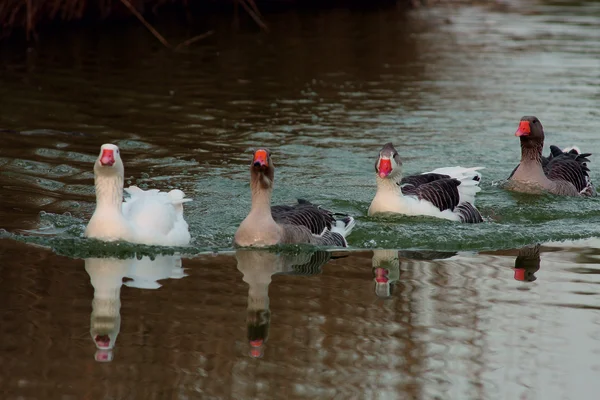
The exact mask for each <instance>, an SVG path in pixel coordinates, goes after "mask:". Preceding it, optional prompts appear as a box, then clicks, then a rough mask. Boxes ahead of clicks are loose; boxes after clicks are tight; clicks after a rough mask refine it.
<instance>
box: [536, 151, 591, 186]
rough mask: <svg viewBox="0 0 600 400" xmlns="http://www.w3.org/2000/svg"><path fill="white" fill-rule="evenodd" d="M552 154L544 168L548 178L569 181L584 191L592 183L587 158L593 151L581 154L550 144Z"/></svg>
mask: <svg viewBox="0 0 600 400" xmlns="http://www.w3.org/2000/svg"><path fill="white" fill-rule="evenodd" d="M550 149H551V151H552V155H551V157H550V158H549V161H548V164H547V165H546V168H545V169H544V172H545V173H546V176H547V177H548V179H550V180H553V181H558V180H562V181H567V182H570V183H572V184H573V186H575V188H576V189H577V191H578V192H580V193H581V192H582V191H583V190H585V189H586V188H587V187H588V186H589V185H590V176H589V172H590V170H589V168H588V166H587V163H589V162H590V160H589V159H588V158H587V157H589V156H591V153H583V154H579V153H578V152H577V151H576V150H570V151H568V152H563V151H562V150H560V149H559V148H558V147H556V146H550Z"/></svg>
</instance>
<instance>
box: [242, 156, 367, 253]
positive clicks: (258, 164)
mask: <svg viewBox="0 0 600 400" xmlns="http://www.w3.org/2000/svg"><path fill="white" fill-rule="evenodd" d="M274 176H275V167H274V165H273V162H272V161H271V153H270V151H269V150H267V149H258V150H256V151H255V152H254V157H253V158H252V163H251V164H250V188H251V190H252V208H251V209H250V213H249V214H248V216H247V217H246V218H245V219H244V220H243V221H242V223H241V224H240V226H239V228H238V230H237V232H236V233H235V236H234V239H233V242H234V245H236V246H271V245H275V244H284V243H309V244H313V245H318V246H342V247H347V246H348V243H347V242H346V236H348V235H349V234H350V232H352V228H354V224H355V221H354V218H352V217H350V216H348V215H343V214H334V213H332V212H331V211H328V210H325V209H323V208H321V207H319V206H316V205H314V204H312V203H310V202H308V201H306V200H300V199H299V200H298V204H295V205H293V206H274V207H271V194H272V193H273V180H274ZM336 216H337V217H341V218H336Z"/></svg>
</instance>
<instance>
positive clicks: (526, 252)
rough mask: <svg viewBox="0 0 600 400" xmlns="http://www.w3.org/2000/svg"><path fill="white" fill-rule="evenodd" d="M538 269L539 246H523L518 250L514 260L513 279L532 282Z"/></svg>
mask: <svg viewBox="0 0 600 400" xmlns="http://www.w3.org/2000/svg"><path fill="white" fill-rule="evenodd" d="M539 269H540V244H539V243H538V244H535V245H531V246H525V247H523V248H522V249H520V250H519V255H518V256H517V259H516V260H515V268H514V270H515V279H516V280H517V281H523V282H533V281H535V280H536V279H537V277H536V276H535V273H536V272H537V271H538V270H539Z"/></svg>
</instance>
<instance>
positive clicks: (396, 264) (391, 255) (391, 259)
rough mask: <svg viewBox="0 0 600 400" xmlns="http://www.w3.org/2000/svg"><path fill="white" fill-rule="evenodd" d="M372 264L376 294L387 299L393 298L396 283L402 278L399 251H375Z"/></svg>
mask: <svg viewBox="0 0 600 400" xmlns="http://www.w3.org/2000/svg"><path fill="white" fill-rule="evenodd" d="M372 262H373V274H374V275H375V278H374V280H375V294H376V295H377V296H378V297H381V298H383V299H387V298H389V297H391V296H392V293H393V291H394V286H395V284H396V281H397V280H398V279H399V278H400V260H399V259H398V250H373V261H372Z"/></svg>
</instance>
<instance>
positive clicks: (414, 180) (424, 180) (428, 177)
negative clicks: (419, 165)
mask: <svg viewBox="0 0 600 400" xmlns="http://www.w3.org/2000/svg"><path fill="white" fill-rule="evenodd" d="M448 178H450V175H443V174H436V173H428V174H420V175H409V176H405V177H404V178H402V180H401V181H400V186H402V187H404V186H406V187H409V188H410V187H413V188H417V187H419V186H421V185H426V184H428V183H431V182H434V181H438V180H440V179H448ZM402 192H404V189H403V190H402Z"/></svg>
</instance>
